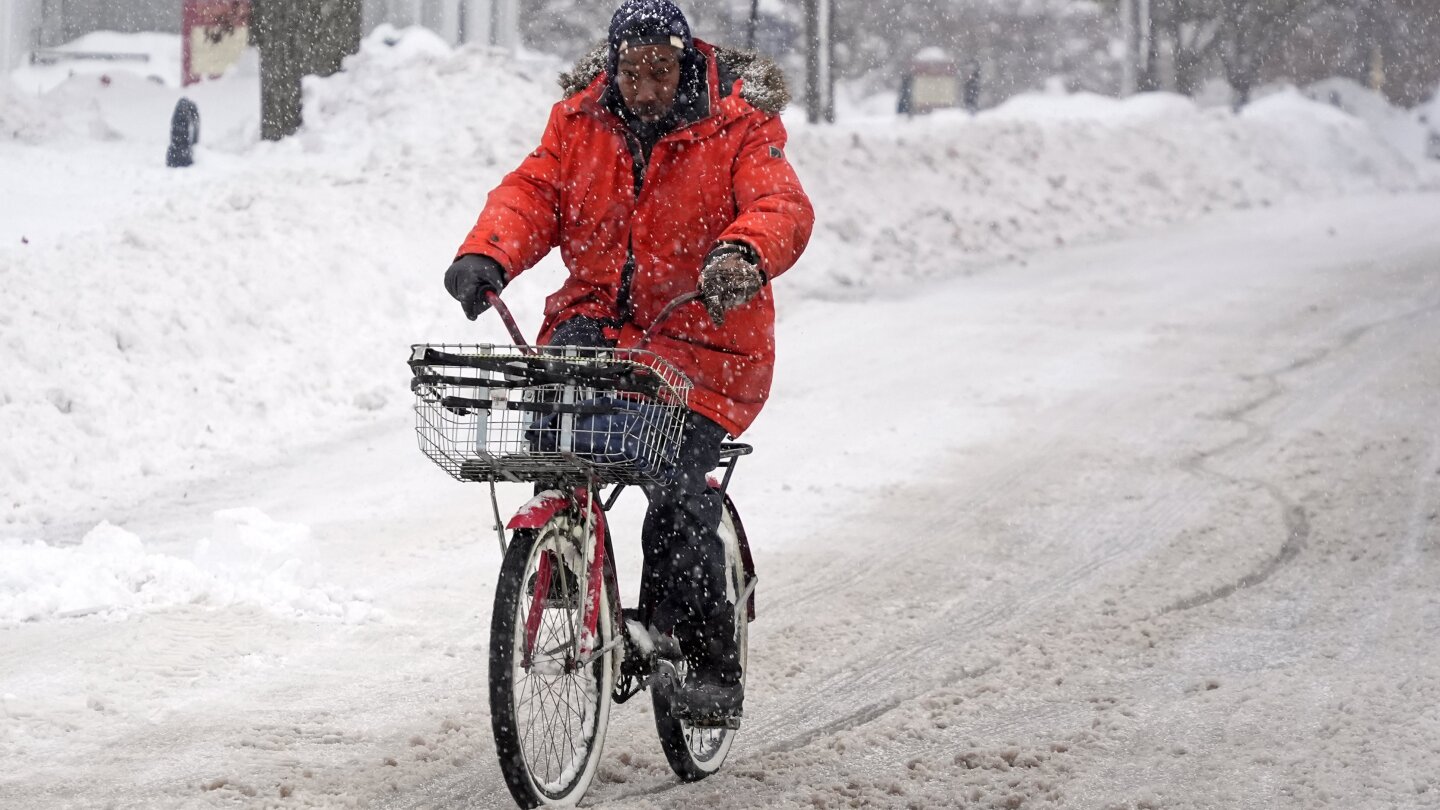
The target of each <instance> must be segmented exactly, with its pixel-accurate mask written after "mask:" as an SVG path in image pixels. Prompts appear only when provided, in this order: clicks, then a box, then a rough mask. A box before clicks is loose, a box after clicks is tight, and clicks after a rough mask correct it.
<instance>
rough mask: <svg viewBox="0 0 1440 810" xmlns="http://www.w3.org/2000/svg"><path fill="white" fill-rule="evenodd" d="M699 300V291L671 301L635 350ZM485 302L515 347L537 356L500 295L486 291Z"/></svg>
mask: <svg viewBox="0 0 1440 810" xmlns="http://www.w3.org/2000/svg"><path fill="white" fill-rule="evenodd" d="M699 298H700V293H699V291H695V292H688V293H681V294H680V295H677V296H675V297H674V298H673V299H671V301H670V303H668V304H666V305H665V308H664V309H662V310H660V314H659V315H658V316H656V318H655V322H654V323H652V324H650V328H649V329H646V330H645V334H643V335H641V337H640V344H639V345H638V346H636V347H635V348H637V349H643V348H645V346H646V345H647V344H649V343H650V339H651V338H653V337H655V333H656V332H658V331H659V329H660V325H661V324H663V323H665V321H667V320H669V318H670V316H671V315H674V314H675V310H677V309H679V308H680V307H683V306H685V305H686V304H688V303H690V302H691V301H696V300H699ZM485 300H486V301H487V302H488V303H489V304H490V306H492V307H494V308H495V312H496V313H498V314H499V315H500V320H502V321H504V322H505V328H506V329H507V330H509V332H510V338H511V339H512V340H514V341H515V345H516V346H519V347H520V350H521V351H522V352H524V353H525V354H535V353H536V350H535V347H534V346H531V345H530V342H529V341H527V340H526V339H525V335H524V334H522V333H521V332H520V325H519V324H518V323H516V322H515V316H514V315H512V314H510V307H508V306H506V305H505V302H504V301H501V300H500V294H499V293H497V292H495V291H494V290H486V291H485Z"/></svg>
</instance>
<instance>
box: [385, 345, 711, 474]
mask: <svg viewBox="0 0 1440 810" xmlns="http://www.w3.org/2000/svg"><path fill="white" fill-rule="evenodd" d="M410 368H411V370H412V371H413V373H414V378H413V379H412V381H411V389H412V390H413V391H414V392H415V397H416V398H415V431H416V434H417V435H418V437H419V441H420V449H421V450H422V451H424V453H425V455H426V456H428V457H429V458H430V460H431V461H434V462H435V463H436V464H438V465H440V467H441V468H442V469H444V470H445V472H447V473H449V474H450V475H452V476H454V477H455V478H456V479H458V480H461V481H545V482H562V481H574V482H577V483H578V482H585V481H595V482H597V483H614V484H643V483H653V482H657V481H660V480H663V479H664V478H666V477H667V476H668V475H669V473H670V470H671V468H672V467H673V466H674V464H675V459H676V456H677V455H678V453H679V450H680V437H681V434H682V432H683V431H684V427H685V418H686V415H687V412H688V411H687V408H686V399H687V397H688V395H689V393H690V381H689V379H687V378H686V377H685V375H684V374H683V373H682V372H681V371H680V370H679V369H677V368H676V367H675V366H674V365H672V364H671V363H669V362H668V361H666V360H664V359H663V358H661V357H659V356H658V355H656V354H654V353H652V352H647V351H641V350H636V349H589V348H577V347H573V346H566V347H552V348H547V349H544V350H542V352H541V353H539V354H531V353H528V352H527V351H526V349H525V348H522V347H516V346H490V345H468V346H467V345H449V344H421V345H416V346H413V347H412V349H411V355H410Z"/></svg>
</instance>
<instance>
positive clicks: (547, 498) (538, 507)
mask: <svg viewBox="0 0 1440 810" xmlns="http://www.w3.org/2000/svg"><path fill="white" fill-rule="evenodd" d="M569 504H570V499H569V498H567V497H566V496H565V493H563V492H561V491H560V490H558V489H547V490H545V491H544V492H542V493H540V494H539V495H536V496H535V497H533V498H531V499H530V502H529V503H527V504H525V505H524V506H522V507H520V511H518V512H516V513H515V514H514V516H513V517H511V518H510V522H509V523H506V524H505V528H507V529H511V530H514V529H538V528H540V527H541V526H544V525H545V524H546V523H548V522H549V521H550V518H552V517H554V516H555V513H556V512H559V511H560V510H561V509H564V508H565V507H566V506H568V505H569Z"/></svg>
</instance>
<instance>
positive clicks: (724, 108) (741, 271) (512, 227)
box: [445, 0, 814, 719]
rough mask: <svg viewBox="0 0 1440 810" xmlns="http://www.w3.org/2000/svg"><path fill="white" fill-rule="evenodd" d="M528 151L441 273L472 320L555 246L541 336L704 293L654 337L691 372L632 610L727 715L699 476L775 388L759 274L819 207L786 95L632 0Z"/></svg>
mask: <svg viewBox="0 0 1440 810" xmlns="http://www.w3.org/2000/svg"><path fill="white" fill-rule="evenodd" d="M561 83H562V86H563V87H564V88H565V93H566V98H565V99H564V100H562V101H561V102H559V103H557V104H556V105H555V106H554V108H553V109H552V110H551V113H550V119H549V122H548V123H547V125H546V127H545V133H544V135H543V137H542V138H541V142H540V146H539V147H538V148H537V149H536V150H535V151H534V152H532V153H531V154H530V155H529V156H528V157H527V158H526V159H525V160H524V161H523V162H522V163H521V164H520V167H519V168H518V169H516V170H515V171H514V172H512V173H510V174H509V175H508V176H506V177H505V179H504V180H503V181H501V183H500V185H499V186H497V187H496V188H495V189H494V190H493V191H492V192H491V193H490V195H489V198H488V200H487V202H486V205H485V209H484V211H482V212H481V214H480V217H479V220H478V221H477V222H476V224H475V227H474V228H473V229H472V230H471V231H470V234H469V236H468V237H467V238H466V240H465V242H464V244H463V245H461V247H460V250H459V253H458V255H457V258H456V260H455V262H454V264H452V265H451V266H450V268H449V269H448V270H447V271H446V273H445V286H446V289H447V290H449V292H450V294H451V295H452V296H454V297H455V298H456V299H458V300H459V301H460V303H461V305H462V306H463V308H464V310H465V314H466V315H467V316H468V317H469V318H470V319H471V320H474V319H475V318H476V317H477V316H478V315H479V314H480V313H481V312H483V311H484V310H485V309H486V308H487V307H488V304H487V302H486V298H485V296H486V294H487V293H489V292H495V293H499V292H500V291H501V290H502V289H503V288H504V287H505V285H506V283H507V282H508V281H509V280H511V279H513V278H514V277H515V276H516V275H518V274H520V273H521V272H523V271H524V270H526V269H527V268H529V267H531V266H533V265H534V264H535V263H536V262H538V261H539V260H540V259H541V258H542V257H543V256H544V255H545V254H546V253H548V252H549V251H550V249H551V248H553V247H556V246H559V248H560V252H561V256H562V257H563V259H564V262H565V266H566V267H567V268H568V269H569V271H570V275H569V277H568V278H567V279H566V280H565V283H564V284H563V285H562V286H561V287H560V289H559V290H558V291H557V292H556V293H554V294H553V295H551V296H550V297H549V298H548V299H547V300H546V306H545V320H544V324H543V325H542V327H541V334H540V340H541V342H542V343H546V344H549V345H575V346H591V347H599V346H606V347H621V348H626V347H633V346H636V345H637V344H638V343H639V342H640V340H641V338H642V336H643V335H644V334H645V332H646V330H647V329H649V328H650V327H651V326H652V325H653V324H655V322H656V320H657V318H658V316H659V315H660V313H661V310H662V309H663V308H664V307H665V305H666V304H667V303H668V302H669V301H671V300H672V299H674V298H676V297H677V296H678V295H680V294H683V293H685V292H691V291H697V290H698V291H699V293H700V296H701V297H700V299H699V300H698V301H696V302H693V303H691V304H687V305H685V306H683V307H681V308H680V309H678V310H676V311H675V313H674V314H673V315H672V316H670V317H669V318H668V319H666V320H665V321H664V322H663V323H662V324H660V325H659V328H658V330H657V331H656V333H655V334H654V335H653V337H652V338H651V340H650V343H649V344H648V348H649V349H650V350H651V351H654V352H656V353H657V354H659V355H661V356H662V357H664V358H665V359H667V360H669V361H671V362H673V363H674V364H675V365H677V366H678V367H679V368H680V369H681V370H683V371H684V372H685V373H686V374H687V375H688V376H689V377H690V379H691V380H692V381H693V383H694V388H693V389H692V391H691V394H690V399H689V401H688V402H687V405H688V406H689V408H690V414H689V418H688V420H687V422H686V426H685V433H684V436H683V439H682V442H681V447H680V454H679V459H678V462H677V465H676V469H675V473H674V475H673V477H672V478H671V479H670V480H669V482H668V483H666V484H664V485H661V486H654V487H650V488H648V489H647V495H648V497H649V500H650V504H649V509H648V510H647V512H646V515H645V525H644V534H643V547H644V560H645V562H644V570H643V573H642V575H641V591H640V606H641V607H640V615H639V616H638V617H637V618H638V620H639V621H640V622H641V624H642V625H644V626H646V627H648V628H650V630H651V632H652V633H655V634H657V635H662V636H672V637H673V638H674V639H675V640H676V641H677V642H678V644H679V646H680V649H681V650H682V651H683V653H684V656H685V659H686V662H687V664H688V665H689V672H690V674H689V675H688V676H687V678H686V680H685V683H684V684H683V685H682V686H681V687H680V689H679V691H678V692H677V693H676V695H675V700H674V703H675V707H676V709H677V710H678V711H679V712H681V713H684V714H688V715H689V716H692V717H697V718H701V717H703V718H710V719H715V718H721V719H723V718H726V717H734V716H738V715H739V714H740V712H741V707H742V703H743V699H744V685H743V683H742V681H741V668H740V662H739V659H738V654H737V649H736V634H735V608H734V605H733V604H731V603H730V601H729V599H728V598H727V596H726V590H725V569H724V560H725V553H724V547H723V545H722V542H721V540H720V537H719V535H718V533H717V527H718V525H719V523H720V514H721V508H722V502H721V496H720V494H719V493H718V492H717V491H716V490H714V489H712V488H711V487H710V486H709V484H708V482H707V473H709V472H710V471H711V470H712V469H714V468H715V466H716V465H717V463H718V462H719V459H720V446H721V443H722V442H723V441H724V440H725V437H726V434H729V435H731V436H739V435H740V434H741V433H742V432H743V431H744V430H745V429H746V428H748V427H749V426H750V424H751V422H753V421H754V419H755V417H756V416H757V415H758V414H759V412H760V409H761V407H762V406H763V405H764V403H765V400H766V398H767V397H768V396H769V393H770V379H771V373H772V369H773V365H774V321H775V309H774V302H773V299H772V297H771V292H770V287H769V282H770V281H771V280H773V279H774V278H775V277H776V276H778V275H780V274H781V273H783V272H785V271H786V270H787V269H789V268H790V266H791V265H793V264H794V263H795V261H796V259H798V258H799V256H800V254H801V252H803V251H804V249H805V245H806V243H807V242H808V241H809V238H810V231H811V227H812V226H813V224H814V210H813V209H812V208H811V206H810V201H809V199H808V198H807V197H806V196H805V192H804V190H803V189H802V188H801V187H800V181H799V179H798V178H797V177H796V175H795V172H794V170H793V169H792V168H791V166H790V164H789V163H788V162H787V160H786V158H785V151H784V149H785V141H786V133H785V127H784V125H783V124H782V123H781V121H780V118H779V117H778V114H779V112H780V110H781V109H783V108H784V106H785V104H786V103H788V101H789V93H788V92H787V91H786V89H785V86H784V81H783V78H782V77H781V76H780V73H779V71H778V69H777V68H776V67H775V66H774V64H773V63H771V62H769V61H768V60H766V59H764V58H763V57H758V56H755V55H753V54H749V53H743V52H736V51H729V50H726V49H723V48H717V47H714V46H711V45H709V44H708V43H705V42H703V41H701V40H698V39H694V38H693V37H692V36H691V33H690V27H689V24H688V23H687V22H686V20H685V16H684V14H683V13H681V11H680V9H679V8H677V7H676V6H675V5H674V4H673V3H671V2H669V0H626V2H624V3H623V4H622V5H621V6H620V8H619V9H617V10H616V12H615V15H614V17H613V18H612V19H611V22H610V31H609V38H608V43H607V45H606V46H605V47H604V48H600V49H597V50H596V51H595V52H593V53H592V54H591V55H590V56H588V57H587V58H586V59H584V60H582V61H581V63H580V64H579V65H577V67H576V69H575V70H574V71H573V72H572V73H569V74H566V75H564V76H562V80H561Z"/></svg>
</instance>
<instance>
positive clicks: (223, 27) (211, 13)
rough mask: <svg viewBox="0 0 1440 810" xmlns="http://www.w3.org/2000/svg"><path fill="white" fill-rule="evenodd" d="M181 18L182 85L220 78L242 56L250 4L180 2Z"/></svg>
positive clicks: (200, 0)
mask: <svg viewBox="0 0 1440 810" xmlns="http://www.w3.org/2000/svg"><path fill="white" fill-rule="evenodd" d="M181 15H182V16H181V26H182V29H183V33H182V36H181V40H182V50H183V56H184V60H185V75H184V78H183V81H184V83H185V84H187V85H191V84H194V83H196V82H198V81H200V80H201V79H213V78H216V77H218V76H220V75H221V74H223V73H224V72H225V71H226V69H228V68H229V67H230V66H231V65H233V64H235V62H236V61H237V60H238V59H239V58H240V55H241V54H243V53H245V46H246V45H248V44H249V42H250V0H184V6H183V11H182V12H181Z"/></svg>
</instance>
